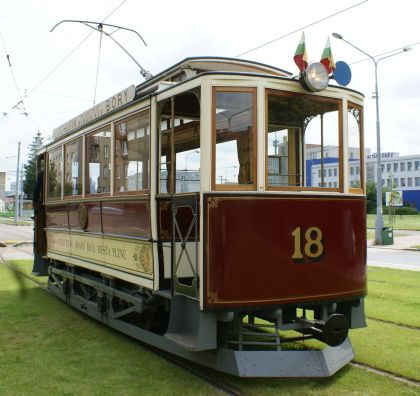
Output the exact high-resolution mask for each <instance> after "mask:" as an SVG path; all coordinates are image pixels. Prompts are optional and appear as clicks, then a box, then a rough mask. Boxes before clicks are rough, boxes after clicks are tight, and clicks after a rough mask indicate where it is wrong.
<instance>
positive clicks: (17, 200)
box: [15, 142, 20, 224]
mask: <svg viewBox="0 0 420 396" xmlns="http://www.w3.org/2000/svg"><path fill="white" fill-rule="evenodd" d="M19 162H20V142H19V143H18V155H17V165H16V186H15V224H17V219H18V212H19Z"/></svg>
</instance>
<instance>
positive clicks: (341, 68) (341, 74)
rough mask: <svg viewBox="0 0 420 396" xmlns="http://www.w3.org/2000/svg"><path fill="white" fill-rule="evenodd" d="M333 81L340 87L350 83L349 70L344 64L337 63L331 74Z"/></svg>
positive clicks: (341, 62)
mask: <svg viewBox="0 0 420 396" xmlns="http://www.w3.org/2000/svg"><path fill="white" fill-rule="evenodd" d="M333 77H334V80H335V81H337V83H338V84H340V85H344V86H346V85H348V84H349V83H350V81H351V70H350V67H349V65H348V64H347V63H346V62H343V61H338V62H337V63H336V64H335V70H334V72H333Z"/></svg>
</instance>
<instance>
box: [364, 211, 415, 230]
mask: <svg viewBox="0 0 420 396" xmlns="http://www.w3.org/2000/svg"><path fill="white" fill-rule="evenodd" d="M375 216H376V215H374V214H368V215H367V228H373V229H374V228H375ZM384 223H385V227H388V226H389V225H390V224H389V216H388V215H384ZM391 226H392V227H394V229H396V230H414V231H420V214H417V215H402V216H400V215H396V216H395V223H393V224H391Z"/></svg>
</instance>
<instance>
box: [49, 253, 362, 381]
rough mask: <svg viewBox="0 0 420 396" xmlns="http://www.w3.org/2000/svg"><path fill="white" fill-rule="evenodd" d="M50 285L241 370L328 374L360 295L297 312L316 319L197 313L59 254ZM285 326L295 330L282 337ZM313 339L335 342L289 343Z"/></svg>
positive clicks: (345, 350)
mask: <svg viewBox="0 0 420 396" xmlns="http://www.w3.org/2000/svg"><path fill="white" fill-rule="evenodd" d="M48 287H49V290H50V291H51V292H52V293H53V294H54V295H56V296H57V297H59V298H60V299H61V300H63V301H64V302H66V303H68V304H69V305H71V306H73V307H74V308H76V309H78V310H79V311H82V312H84V313H86V314H88V315H89V316H91V317H92V318H94V319H96V320H98V321H100V322H103V323H105V324H106V325H108V326H111V327H113V328H114V329H116V330H118V331H121V332H123V333H124V334H126V335H129V336H131V337H133V338H135V339H137V340H140V341H142V342H145V343H147V344H149V345H151V346H153V347H156V348H159V349H161V350H164V351H167V352H169V353H172V354H175V355H177V356H179V357H181V358H184V359H187V360H190V361H192V362H195V363H198V364H200V365H203V366H207V367H210V368H212V369H216V370H218V371H222V372H226V373H229V374H232V375H236V376H239V377H327V376H331V375H332V374H334V373H335V372H336V371H337V370H339V369H340V368H341V367H343V366H344V365H345V364H347V363H348V362H350V361H351V360H352V359H353V357H354V356H355V353H354V351H353V348H352V345H351V343H350V341H349V339H348V338H347V333H348V329H349V325H350V327H353V326H358V325H360V323H358V322H360V321H363V320H364V319H363V318H364V307H363V300H357V301H351V302H342V303H338V304H336V303H335V304H326V303H324V304H319V305H317V306H313V305H312V306H309V307H306V308H304V310H303V311H302V312H303V315H307V313H308V312H309V311H310V312H313V313H314V316H315V317H316V318H317V319H308V318H306V317H305V316H300V317H298V316H297V307H283V308H278V307H276V308H274V309H273V308H271V309H258V310H255V309H254V310H249V311H244V310H240V311H229V312H226V311H214V312H203V311H200V309H199V306H198V302H197V301H195V300H192V299H190V298H187V297H185V296H182V295H179V296H173V297H172V299H169V298H168V297H169V295H168V296H161V295H159V294H158V293H156V294H153V293H152V292H151V291H150V290H148V289H146V288H143V287H139V286H135V285H132V284H129V283H127V282H124V281H121V280H117V279H113V278H110V277H105V276H102V275H101V274H99V273H95V272H92V271H88V270H85V269H83V268H80V267H75V266H67V265H66V264H65V263H62V262H58V261H54V262H53V263H52V264H51V265H50V266H49V282H48ZM331 309H335V313H333V314H331V312H329V310H331ZM340 311H341V312H346V314H349V313H350V317H349V318H348V317H347V316H346V315H343V314H342V313H340ZM308 316H309V315H308ZM324 318H326V320H322V319H324ZM347 319H349V321H348V320H347ZM288 330H294V331H295V332H296V334H297V335H296V336H292V337H290V336H287V337H284V332H285V331H288ZM314 338H316V339H318V340H321V341H323V342H324V343H327V344H330V345H333V346H327V347H326V348H324V349H323V350H316V349H315V348H311V347H309V346H308V349H307V350H305V346H304V347H303V349H302V344H299V345H296V344H295V342H296V341H303V340H307V339H314Z"/></svg>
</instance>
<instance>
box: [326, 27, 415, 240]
mask: <svg viewBox="0 0 420 396" xmlns="http://www.w3.org/2000/svg"><path fill="white" fill-rule="evenodd" d="M332 35H333V37H335V38H336V39H339V40H343V41H344V42H345V43H347V44H348V45H350V46H351V47H353V48H355V49H357V50H358V51H360V52H361V53H362V54H365V55H366V56H367V57H368V58H370V59H371V60H372V62H373V64H374V65H375V94H374V97H375V102H376V156H377V158H376V219H375V243H376V244H377V245H382V228H383V226H384V218H383V216H382V175H381V126H380V121H379V91H378V63H379V62H380V61H381V60H383V59H386V58H390V57H391V56H395V55H398V54H401V53H403V52H407V51H410V50H411V49H412V48H411V47H404V48H402V49H401V50H400V51H398V52H395V53H393V54H391V55H387V56H384V57H382V58H379V59H375V57H374V56H372V55H369V54H368V53H367V52H365V51H363V50H361V49H360V48H359V47H356V46H355V45H354V44H352V43H350V42H348V41H347V40H345V39H344V38H343V36H342V35H341V34H339V33H333V34H332Z"/></svg>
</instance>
